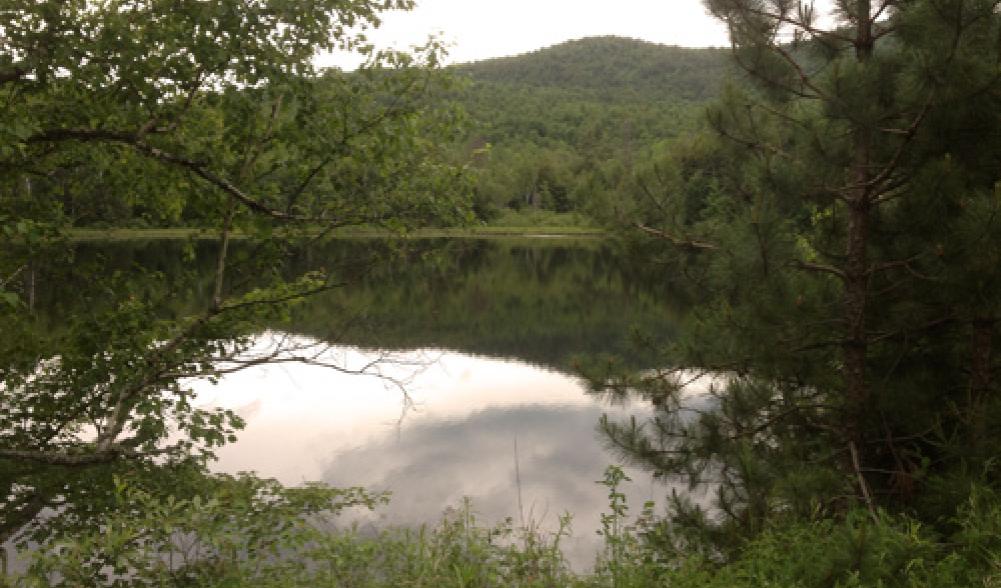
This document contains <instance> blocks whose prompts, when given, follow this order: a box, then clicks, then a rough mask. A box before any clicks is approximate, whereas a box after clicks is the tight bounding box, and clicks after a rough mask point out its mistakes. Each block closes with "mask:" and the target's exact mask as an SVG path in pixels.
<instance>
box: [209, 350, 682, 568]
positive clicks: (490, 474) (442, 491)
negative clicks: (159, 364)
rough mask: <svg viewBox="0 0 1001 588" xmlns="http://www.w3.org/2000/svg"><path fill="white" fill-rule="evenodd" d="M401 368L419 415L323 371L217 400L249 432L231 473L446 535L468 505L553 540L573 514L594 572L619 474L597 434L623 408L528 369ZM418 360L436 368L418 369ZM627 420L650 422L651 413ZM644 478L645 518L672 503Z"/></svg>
mask: <svg viewBox="0 0 1001 588" xmlns="http://www.w3.org/2000/svg"><path fill="white" fill-rule="evenodd" d="M336 353H337V354H338V358H337V359H338V361H341V362H344V365H346V366H359V365H363V364H365V363H366V362H367V361H368V360H370V359H371V354H367V353H364V352H360V351H357V350H355V349H351V348H341V349H338V350H336ZM398 358H399V359H402V360H405V361H407V362H408V363H409V365H406V366H401V365H395V366H394V365H386V366H385V369H384V372H383V373H384V374H385V375H390V376H393V377H395V378H399V379H408V381H409V383H408V385H407V387H406V389H407V394H409V396H410V401H411V404H410V405H406V404H405V402H404V398H403V396H402V395H401V392H400V390H399V389H396V388H395V387H394V386H390V385H387V383H386V381H385V380H381V379H379V378H374V377H357V376H350V375H345V374H341V373H336V372H331V371H330V370H328V369H324V368H319V367H314V366H294V365H282V366H263V367H259V368H254V369H252V370H248V371H244V372H241V373H238V374H234V375H233V376H231V377H228V378H226V379H225V380H223V382H221V383H220V384H219V385H217V386H213V387H206V388H203V389H202V390H201V392H200V396H201V401H202V402H203V403H211V404H216V405H221V406H225V407H227V408H233V409H235V410H237V411H238V412H240V413H241V414H242V415H243V416H244V417H245V418H246V419H247V428H246V430H245V431H243V433H242V434H241V435H240V440H239V442H237V443H236V444H234V445H231V446H228V447H226V448H224V449H223V450H222V451H221V452H220V460H219V462H218V464H217V466H216V467H217V469H218V470H220V471H227V472H235V471H239V470H244V469H254V470H257V471H258V472H259V473H261V474H262V475H265V476H274V477H277V478H279V479H281V480H282V481H284V482H286V483H297V482H301V481H304V480H312V479H320V480H324V481H326V482H329V483H331V484H334V485H337V486H364V487H367V488H370V489H373V490H390V491H392V493H393V499H392V501H391V502H390V504H389V506H388V507H384V508H382V509H380V510H379V511H378V512H376V513H374V514H372V515H361V514H357V515H356V518H355V521H356V522H360V523H363V524H373V525H418V524H422V523H430V522H434V521H436V520H437V519H438V517H439V516H440V515H441V513H442V511H443V509H444V508H445V507H447V506H449V505H452V506H455V505H458V504H459V503H460V502H461V500H462V498H463V497H470V498H471V499H472V501H473V506H474V508H475V511H476V512H477V513H479V515H480V516H481V517H482V518H481V520H483V522H484V523H491V522H496V521H500V520H502V519H503V518H505V517H508V516H510V517H512V518H513V519H514V520H515V521H519V520H520V519H521V518H522V517H524V518H525V519H526V520H531V521H534V522H537V523H541V524H542V525H543V527H545V528H548V529H553V528H555V526H556V523H557V517H558V516H559V515H560V514H562V513H563V512H564V511H569V512H571V513H572V514H573V515H574V523H573V530H574V536H573V538H572V539H571V540H570V541H568V542H567V543H566V544H565V545H566V547H567V551H568V555H569V557H570V558H571V560H572V561H573V562H574V563H575V565H577V566H579V567H583V566H586V565H587V564H588V563H590V562H591V561H592V560H593V557H594V554H595V551H596V549H597V548H598V547H599V543H598V538H597V536H596V535H595V533H594V531H595V530H596V529H597V528H598V521H599V518H598V515H599V513H600V512H602V511H603V510H605V503H606V500H607V498H606V494H607V491H606V490H605V489H604V488H603V487H601V486H599V485H598V484H595V482H594V481H595V480H597V479H599V478H600V477H601V474H602V471H603V469H604V467H605V465H607V464H609V463H614V462H615V461H616V460H615V457H614V456H613V455H611V454H610V453H608V452H607V451H606V450H605V449H604V448H603V446H602V442H601V439H600V437H599V436H598V435H597V434H596V431H595V426H596V423H597V422H598V418H599V417H600V416H601V414H602V413H604V412H608V411H609V410H610V409H609V407H608V406H605V405H603V404H601V403H599V402H597V401H595V400H593V399H591V398H589V397H587V396H586V395H585V394H584V393H583V390H582V388H581V385H580V383H579V382H578V381H577V380H576V379H574V378H572V377H568V376H566V375H564V374H560V373H557V372H554V371H547V370H544V369H540V368H537V367H533V366H530V365H527V364H524V363H519V362H513V361H501V360H494V359H487V358H481V357H474V356H469V355H464V354H459V353H454V352H438V351H420V352H409V353H406V354H401V355H400V356H398ZM418 361H422V362H423V361H427V362H428V363H427V364H426V365H424V366H423V367H420V368H415V367H414V366H415V364H416V363H417V362H418ZM614 412H615V413H617V414H618V415H619V416H622V415H624V414H636V415H637V417H638V418H639V417H642V416H645V415H646V414H647V413H648V411H647V409H646V407H643V406H632V407H617V408H615V409H614ZM515 444H517V475H516V465H515V460H516V453H515V452H516V449H515ZM630 473H631V475H632V477H633V479H634V483H632V484H630V485H629V486H628V487H627V488H626V492H627V494H628V495H629V500H630V504H632V505H634V507H635V508H636V509H638V508H639V507H640V506H641V505H642V504H643V502H644V501H645V500H649V499H656V498H659V497H661V496H663V494H664V488H663V487H655V486H654V485H653V481H652V480H651V479H650V478H649V477H648V476H646V475H644V474H642V473H640V472H630ZM519 481H520V484H519ZM519 489H520V499H521V505H522V509H521V511H519Z"/></svg>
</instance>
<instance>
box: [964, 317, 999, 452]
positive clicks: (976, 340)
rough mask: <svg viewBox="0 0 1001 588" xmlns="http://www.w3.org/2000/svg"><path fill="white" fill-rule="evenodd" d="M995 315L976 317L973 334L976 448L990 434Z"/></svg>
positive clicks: (973, 434) (973, 431) (972, 419)
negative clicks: (988, 410) (988, 408)
mask: <svg viewBox="0 0 1001 588" xmlns="http://www.w3.org/2000/svg"><path fill="white" fill-rule="evenodd" d="M994 323H995V319H994V318H993V317H979V318H976V319H974V320H973V323H972V327H973V332H972V336H971V338H970V398H969V406H968V407H967V412H968V418H969V426H970V447H971V449H973V451H974V452H976V451H977V450H978V449H979V448H980V446H981V444H982V442H983V439H984V437H985V435H986V434H987V419H986V415H985V414H984V409H985V408H986V404H987V398H988V396H989V395H990V392H991V386H992V381H991V380H992V378H991V355H992V352H993V343H994Z"/></svg>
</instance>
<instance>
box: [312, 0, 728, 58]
mask: <svg viewBox="0 0 1001 588" xmlns="http://www.w3.org/2000/svg"><path fill="white" fill-rule="evenodd" d="M417 2H418V5H417V8H415V9H414V10H412V11H409V12H391V13H387V14H386V15H385V17H384V19H383V24H382V26H381V27H380V28H379V29H377V30H376V31H373V32H370V33H369V35H368V36H369V40H370V41H372V42H373V43H374V44H375V45H376V46H377V47H386V48H389V47H393V48H396V49H407V48H409V47H410V46H411V45H414V44H420V43H423V42H424V41H426V40H427V38H428V36H429V35H438V36H439V38H441V39H442V40H443V41H445V42H446V43H448V44H449V45H450V47H451V48H450V50H449V58H448V62H449V63H463V62H468V61H478V60H481V59H488V58H491V57H502V56H507V55H517V54H520V53H525V52H528V51H534V50H535V49H540V48H542V47H548V46H550V45H556V44H558V43H562V42H563V41H567V40H570V39H579V38H581V37H591V36H599V35H615V36H620V37H632V38H635V39H643V40H646V41H652V42H654V43H662V44H665V45H681V46H684V47H711V46H717V47H719V46H728V45H729V41H728V39H727V35H726V29H725V27H724V26H723V25H722V24H720V23H719V22H718V21H716V20H715V19H713V18H712V17H711V16H709V14H708V13H707V12H706V10H705V7H704V6H703V4H702V0H614V1H608V0H417ZM319 61H320V64H321V65H324V66H330V65H336V66H339V67H342V68H345V69H350V68H352V67H354V65H356V60H355V59H352V58H350V57H346V56H324V57H322V58H321V59H320V60H319Z"/></svg>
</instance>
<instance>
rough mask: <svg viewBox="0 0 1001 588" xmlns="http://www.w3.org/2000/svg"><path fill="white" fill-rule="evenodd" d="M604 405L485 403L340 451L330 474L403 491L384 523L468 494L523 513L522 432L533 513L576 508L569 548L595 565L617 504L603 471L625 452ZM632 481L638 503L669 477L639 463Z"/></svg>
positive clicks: (417, 517) (659, 491)
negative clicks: (602, 427) (618, 451)
mask: <svg viewBox="0 0 1001 588" xmlns="http://www.w3.org/2000/svg"><path fill="white" fill-rule="evenodd" d="M602 412H603V409H602V408H601V407H600V406H593V405H592V406H570V407H567V406H558V407H553V406H533V405H525V406H515V407H495V408H488V409H485V410H481V411H478V412H475V413H472V414H471V415H469V416H467V417H466V418H462V419H455V420H442V421H436V422H422V423H420V424H418V425H416V426H412V427H406V428H405V429H404V430H403V431H402V433H401V435H400V436H399V438H396V437H395V436H386V437H385V438H383V439H382V440H380V441H378V442H373V443H369V444H367V445H365V446H364V447H358V448H354V449H350V450H347V451H344V452H342V453H339V454H337V455H336V456H334V457H333V458H332V460H331V462H330V463H329V465H328V466H327V468H326V470H325V472H324V475H323V479H324V481H326V482H329V483H331V484H333V485H336V486H353V485H361V486H366V487H369V488H373V489H386V490H391V491H393V498H392V500H391V502H390V504H389V505H388V506H387V507H382V508H381V509H380V510H379V511H377V513H376V514H375V516H376V517H378V518H381V519H382V520H383V522H384V523H388V524H392V525H417V524H421V523H431V522H434V521H436V520H437V517H438V516H439V515H440V513H441V512H442V511H443V509H444V508H446V507H448V506H455V505H458V504H459V503H460V502H461V500H462V498H463V497H464V496H468V497H470V498H472V500H473V507H474V509H475V510H476V512H477V513H479V514H480V515H481V517H482V518H483V520H484V522H488V523H489V522H495V521H499V520H501V519H503V518H504V517H507V516H510V517H512V518H513V519H514V520H515V521H517V520H518V519H519V516H518V484H517V481H516V476H515V465H514V460H515V456H514V443H515V438H517V442H518V463H519V470H520V478H521V495H522V502H523V505H524V509H525V513H524V514H525V517H526V519H534V520H535V521H536V522H539V523H541V524H542V525H543V527H544V528H546V529H549V530H552V529H554V528H555V526H556V520H557V516H558V515H560V514H562V513H563V512H565V511H569V512H570V513H572V514H573V515H574V524H573V528H574V537H573V539H572V540H571V541H570V542H569V544H568V551H569V553H568V555H569V556H570V557H571V561H573V562H574V564H575V565H576V566H586V565H587V564H589V563H590V562H591V561H592V560H593V557H594V553H595V550H596V549H597V548H598V546H599V543H598V538H597V536H596V535H595V534H594V530H596V529H597V528H598V521H599V513H601V512H603V511H604V510H607V505H606V502H607V490H606V489H605V488H604V487H602V486H600V485H598V484H596V483H595V482H594V481H595V480H598V479H599V478H601V475H602V472H603V470H604V468H605V466H606V465H607V464H609V463H614V462H615V461H616V460H615V459H614V457H613V456H610V455H609V454H608V453H607V452H606V451H604V450H603V449H602V445H601V441H600V439H599V438H598V436H597V434H596V432H595V426H596V424H597V422H598V419H599V417H600V416H601V414H602ZM630 473H631V477H632V478H633V480H634V482H633V483H631V484H627V485H626V486H625V487H624V488H623V490H624V491H625V493H626V494H627V496H628V498H629V504H630V505H631V506H632V509H633V511H634V512H638V511H639V509H640V508H642V504H643V502H644V501H646V500H649V499H660V498H662V497H663V496H664V495H665V494H666V493H667V489H666V488H665V487H664V486H660V485H656V486H655V485H654V484H653V482H652V481H651V479H650V477H649V476H648V475H646V474H642V473H639V472H630Z"/></svg>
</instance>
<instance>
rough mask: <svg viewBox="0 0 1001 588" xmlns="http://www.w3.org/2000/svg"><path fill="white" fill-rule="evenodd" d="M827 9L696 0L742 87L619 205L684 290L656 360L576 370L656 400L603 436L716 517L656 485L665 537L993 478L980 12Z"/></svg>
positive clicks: (734, 533)
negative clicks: (702, 497)
mask: <svg viewBox="0 0 1001 588" xmlns="http://www.w3.org/2000/svg"><path fill="white" fill-rule="evenodd" d="M836 4H837V6H836V9H835V11H834V13H833V17H834V20H835V22H834V24H833V25H832V26H824V25H823V24H822V21H821V19H818V16H821V15H818V14H817V12H816V10H815V9H814V7H813V5H812V3H804V2H798V3H797V2H791V1H788V0H708V1H707V7H708V8H709V9H710V11H711V12H712V13H713V14H714V15H716V16H717V17H718V18H720V19H722V20H723V21H724V22H725V23H726V24H727V25H728V26H729V28H730V32H731V37H732V40H733V46H734V47H733V48H734V51H733V54H734V59H735V61H736V62H737V64H738V65H739V66H740V67H741V68H742V69H743V70H744V71H745V72H746V73H747V77H748V78H749V80H750V81H751V82H752V84H751V85H750V86H749V87H746V88H738V87H731V88H730V89H729V90H728V91H727V92H726V94H725V96H724V98H723V99H722V100H721V101H720V102H719V103H718V104H717V105H716V106H714V107H713V108H712V109H711V110H710V111H709V120H710V123H711V126H712V128H713V130H714V131H715V137H713V138H709V139H705V140H703V141H701V142H700V143H698V144H697V145H702V147H698V148H696V149H693V148H685V147H683V146H679V147H676V148H675V152H674V153H672V154H671V155H669V156H668V157H666V158H665V159H664V160H662V161H661V164H660V165H659V166H656V167H654V168H653V169H650V170H647V173H645V174H644V173H641V174H640V175H639V177H638V182H637V184H638V189H639V192H640V194H641V197H640V198H638V199H637V204H636V205H635V208H634V210H632V211H631V212H630V214H629V216H627V217H626V219H627V220H629V222H630V223H632V224H633V225H634V226H637V227H639V228H640V229H641V230H642V232H643V233H644V234H646V235H652V236H654V237H656V238H657V241H659V242H661V243H662V244H663V245H666V246H667V250H668V251H669V253H665V252H658V253H657V254H658V255H665V256H666V259H668V260H669V263H670V264H672V265H671V266H670V267H672V268H673V270H674V274H675V275H676V276H677V277H676V278H675V279H677V281H679V283H684V284H685V285H686V286H687V287H688V288H689V289H690V290H691V292H692V295H693V299H695V300H698V301H699V302H698V303H697V305H696V306H695V309H694V312H693V314H692V318H691V320H690V321H689V324H688V325H687V326H686V330H685V333H684V334H683V335H682V336H681V337H679V339H678V341H677V342H676V343H675V344H674V345H673V346H672V347H671V349H669V350H668V351H669V354H668V362H669V364H670V365H671V366H672V368H671V369H667V370H664V371H662V372H659V373H656V374H649V373H646V374H640V375H631V376H625V377H619V376H613V375H609V374H607V373H595V374H592V376H593V379H594V380H595V382H596V384H597V387H598V389H601V390H605V391H609V392H626V391H636V390H638V391H640V393H641V394H644V395H646V396H648V397H650V398H652V399H653V400H654V402H655V404H656V405H657V406H658V415H657V417H655V418H654V419H652V420H651V421H650V422H648V423H642V424H637V423H625V424H623V423H606V430H607V432H608V434H609V437H610V440H611V442H612V443H614V444H615V445H617V446H619V447H621V448H622V449H623V451H624V453H626V454H627V455H629V456H631V457H632V458H634V459H635V460H637V461H638V462H640V463H643V464H644V465H646V466H647V467H650V468H652V469H653V470H655V471H657V472H659V473H661V474H663V475H665V476H680V477H682V478H684V479H686V480H688V481H689V482H690V483H691V484H692V485H693V486H700V485H705V486H709V487H711V488H714V490H715V492H716V497H717V500H716V501H715V506H716V508H717V509H718V512H719V513H720V514H721V516H722V519H721V520H722V521H723V523H722V524H721V525H710V524H707V519H706V517H705V513H704V512H702V510H701V509H697V508H693V507H692V506H691V505H690V504H687V503H686V501H685V500H683V499H682V498H681V497H676V500H675V504H674V506H675V509H674V512H675V515H676V520H677V522H687V523H691V524H690V525H687V527H688V528H690V529H696V530H698V533H696V534H694V535H687V536H686V535H684V534H680V535H677V536H676V537H675V539H678V538H685V540H686V541H685V542H687V543H688V544H692V543H700V544H705V543H708V544H711V545H713V546H714V547H713V548H714V549H724V550H725V549H726V548H727V547H733V546H736V545H737V544H739V542H740V540H741V539H740V537H747V536H750V535H754V534H756V533H757V532H759V531H760V530H761V529H763V528H764V527H765V525H766V524H767V523H768V521H769V520H772V519H773V518H774V517H776V516H780V515H783V516H784V515H792V516H803V517H807V516H815V515H817V514H818V513H820V514H825V513H826V514H836V513H841V512H845V511H846V510H847V509H850V508H852V507H853V506H864V507H865V508H868V509H869V510H870V511H872V512H873V513H875V511H876V510H877V509H878V508H880V507H885V508H891V509H907V510H913V511H914V512H915V513H916V514H917V515H918V516H920V517H922V518H925V519H926V520H928V521H931V522H935V523H940V522H941V521H943V520H945V519H944V516H948V515H951V514H952V513H953V512H954V511H955V508H956V507H957V505H958V503H959V501H960V500H961V499H962V498H963V497H964V496H965V493H968V492H969V483H968V482H969V481H970V480H971V478H977V479H980V480H981V481H987V482H988V483H992V484H996V481H995V480H993V479H992V478H991V477H990V457H989V456H990V455H992V454H994V453H996V451H997V449H998V448H999V442H1001V437H999V435H998V433H999V431H998V430H997V429H996V428H995V427H993V426H992V425H993V422H995V420H994V419H992V418H991V416H990V415H993V414H997V410H998V408H999V403H998V400H997V398H996V395H995V394H994V393H993V389H994V382H993V379H992V373H993V370H994V365H995V363H996V357H995V353H994V352H993V348H992V343H991V342H992V339H993V337H994V336H995V331H996V320H997V319H996V316H997V313H996V310H995V309H996V308H997V299H998V296H997V294H996V291H997V290H996V288H995V283H996V278H994V274H995V273H996V272H995V270H994V264H993V262H992V261H991V258H992V257H993V254H992V253H991V252H992V251H995V250H996V248H997V246H998V245H999V242H998V240H997V239H998V236H999V233H998V230H999V226H998V220H999V219H998V218H997V214H996V212H997V206H998V191H997V186H996V182H997V180H998V171H997V170H998V169H999V163H1001V149H999V147H1001V145H999V142H998V141H999V135H1001V133H999V130H1001V127H999V121H998V120H997V116H996V113H997V112H998V107H999V106H1001V104H999V103H998V100H999V98H1001V93H999V90H1001V85H999V79H1001V78H999V74H1001V68H999V57H1001V53H999V46H998V35H999V31H1001V28H999V24H1001V21H999V19H1001V17H999V15H998V13H997V4H998V3H997V2H992V1H983V0H911V1H899V2H895V1H892V0H886V1H881V2H870V1H869V0H855V1H850V0H841V1H839V2H837V3H836ZM640 246H642V247H644V248H645V249H646V250H647V251H651V250H654V249H655V246H654V245H652V244H650V243H645V244H641V245H640ZM697 375H704V376H706V378H703V379H700V380H697V381H699V382H702V383H703V384H704V385H705V386H706V390H705V391H704V392H702V393H700V392H697V391H696V390H695V389H694V388H693V386H692V385H691V382H692V381H693V379H694V378H695V376H697ZM958 479H961V480H963V481H964V482H965V483H964V484H959V485H958V486H957V485H956V484H955V482H956V481H957V480H958ZM945 486H952V487H956V488H957V491H956V492H949V493H947V492H943V491H942V488H943V487H945ZM684 526H685V525H683V526H682V527H684ZM679 528H681V527H679Z"/></svg>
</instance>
